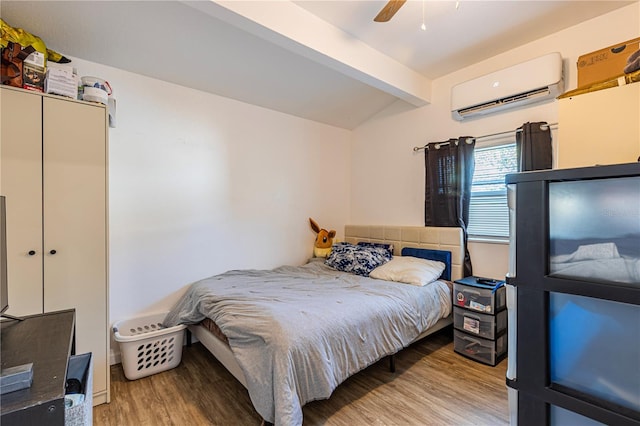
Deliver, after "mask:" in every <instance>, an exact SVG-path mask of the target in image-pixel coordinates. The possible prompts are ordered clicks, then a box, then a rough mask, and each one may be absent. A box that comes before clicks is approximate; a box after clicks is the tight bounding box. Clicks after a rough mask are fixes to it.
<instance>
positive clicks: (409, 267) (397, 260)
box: [369, 256, 445, 286]
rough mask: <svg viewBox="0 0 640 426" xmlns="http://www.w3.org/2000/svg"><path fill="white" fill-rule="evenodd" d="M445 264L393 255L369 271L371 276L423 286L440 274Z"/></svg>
mask: <svg viewBox="0 0 640 426" xmlns="http://www.w3.org/2000/svg"><path fill="white" fill-rule="evenodd" d="M444 268H445V264H444V263H442V262H438V261H437V260H428V259H421V258H419V257H413V256H394V257H393V258H392V259H391V260H390V261H388V262H387V263H385V264H384V265H380V266H378V267H377V268H375V269H374V270H373V271H371V272H370V273H369V276H370V277H371V278H377V279H379V280H387V281H396V282H401V283H406V284H411V285H417V286H424V285H427V284H429V283H431V282H433V281H435V280H437V279H438V278H440V275H442V271H444Z"/></svg>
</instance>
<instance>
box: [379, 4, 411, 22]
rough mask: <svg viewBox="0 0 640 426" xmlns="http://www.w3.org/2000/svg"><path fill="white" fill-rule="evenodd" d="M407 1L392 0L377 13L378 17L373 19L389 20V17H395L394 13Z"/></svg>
mask: <svg viewBox="0 0 640 426" xmlns="http://www.w3.org/2000/svg"><path fill="white" fill-rule="evenodd" d="M406 1H407V0H390V1H389V2H387V4H386V5H385V6H384V7H383V8H382V10H381V11H380V12H379V13H378V14H377V15H376V17H375V18H373V20H374V21H375V22H387V21H388V20H389V19H391V18H393V15H395V14H396V12H397V11H398V10H399V9H400V8H401V7H402V5H403V4H405V2H406Z"/></svg>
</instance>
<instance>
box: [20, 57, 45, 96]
mask: <svg viewBox="0 0 640 426" xmlns="http://www.w3.org/2000/svg"><path fill="white" fill-rule="evenodd" d="M22 71H23V73H22V74H23V75H22V87H23V88H24V89H29V90H35V91H37V92H44V78H45V73H46V71H47V68H46V66H45V58H44V53H41V52H33V53H32V54H30V55H29V56H28V57H27V58H25V60H24V62H23V63H22Z"/></svg>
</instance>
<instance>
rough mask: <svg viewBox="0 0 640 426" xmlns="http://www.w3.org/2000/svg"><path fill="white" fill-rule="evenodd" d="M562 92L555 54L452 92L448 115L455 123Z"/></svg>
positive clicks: (560, 65) (461, 84)
mask: <svg viewBox="0 0 640 426" xmlns="http://www.w3.org/2000/svg"><path fill="white" fill-rule="evenodd" d="M563 90H564V79H563V72H562V56H561V55H560V53H558V52H554V53H549V54H547V55H544V56H541V57H539V58H535V59H531V60H530V61H527V62H523V63H521V64H518V65H514V66H512V67H509V68H505V69H502V70H500V71H496V72H493V73H491V74H487V75H484V76H482V77H478V78H475V79H473V80H469V81H466V82H464V83H460V84H458V85H456V86H454V87H453V88H452V89H451V115H452V116H453V118H454V119H456V120H464V119H466V118H471V117H478V116H481V115H485V114H492V113H494V112H498V111H504V110H505V109H509V108H515V107H519V106H522V105H526V104H530V103H533V102H539V101H542V100H545V99H551V98H555V97H557V96H558V95H560V94H562V92H563Z"/></svg>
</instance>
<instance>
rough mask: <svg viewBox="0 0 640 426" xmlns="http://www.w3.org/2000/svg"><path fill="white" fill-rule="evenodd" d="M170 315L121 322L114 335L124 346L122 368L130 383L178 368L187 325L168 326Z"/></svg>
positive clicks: (122, 347)
mask: <svg viewBox="0 0 640 426" xmlns="http://www.w3.org/2000/svg"><path fill="white" fill-rule="evenodd" d="M166 315H167V313H166V312H163V313H158V314H151V315H146V316H141V317H137V318H133V319H129V320H124V321H118V322H116V323H115V324H114V325H113V334H114V338H115V340H116V342H118V343H119V344H120V352H121V354H122V368H123V369H124V375H125V376H126V377H127V379H129V380H136V379H139V378H141V377H146V376H150V375H152V374H155V373H159V372H161V371H166V370H170V369H172V368H174V367H177V366H178V364H180V360H181V359H182V343H183V341H184V330H185V328H187V326H186V325H177V326H175V327H164V326H163V325H162V321H163V320H164V317H165V316H166Z"/></svg>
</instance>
